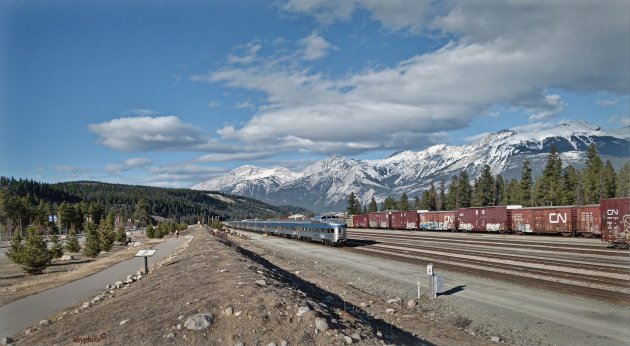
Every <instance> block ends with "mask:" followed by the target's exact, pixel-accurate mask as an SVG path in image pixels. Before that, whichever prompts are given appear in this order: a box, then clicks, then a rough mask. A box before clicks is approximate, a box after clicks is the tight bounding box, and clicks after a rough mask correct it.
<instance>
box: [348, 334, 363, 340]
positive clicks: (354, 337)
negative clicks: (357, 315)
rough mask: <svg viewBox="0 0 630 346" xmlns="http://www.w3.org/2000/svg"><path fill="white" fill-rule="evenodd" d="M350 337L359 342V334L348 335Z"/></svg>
mask: <svg viewBox="0 0 630 346" xmlns="http://www.w3.org/2000/svg"><path fill="white" fill-rule="evenodd" d="M350 337H352V338H353V339H354V340H357V341H361V335H359V333H354V334H352V335H350Z"/></svg>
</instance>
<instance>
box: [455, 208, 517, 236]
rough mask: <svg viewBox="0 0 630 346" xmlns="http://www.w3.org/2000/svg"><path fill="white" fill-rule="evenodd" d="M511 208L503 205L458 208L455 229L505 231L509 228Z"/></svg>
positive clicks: (510, 224)
mask: <svg viewBox="0 0 630 346" xmlns="http://www.w3.org/2000/svg"><path fill="white" fill-rule="evenodd" d="M511 215H512V213H511V210H508V208H507V207H505V206H499V207H474V208H460V209H458V210H457V225H456V226H457V229H458V230H460V231H465V232H501V233H503V232H507V231H509V230H510V229H511V226H512V220H511Z"/></svg>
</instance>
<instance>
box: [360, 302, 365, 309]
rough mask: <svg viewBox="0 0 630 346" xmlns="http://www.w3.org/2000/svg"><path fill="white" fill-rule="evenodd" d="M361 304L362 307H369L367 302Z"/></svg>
mask: <svg viewBox="0 0 630 346" xmlns="http://www.w3.org/2000/svg"><path fill="white" fill-rule="evenodd" d="M359 306H360V307H362V308H366V307H367V304H365V303H361V304H359Z"/></svg>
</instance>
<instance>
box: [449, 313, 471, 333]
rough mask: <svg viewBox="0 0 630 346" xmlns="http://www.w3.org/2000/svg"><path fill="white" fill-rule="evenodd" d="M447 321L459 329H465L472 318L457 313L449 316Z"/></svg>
mask: <svg viewBox="0 0 630 346" xmlns="http://www.w3.org/2000/svg"><path fill="white" fill-rule="evenodd" d="M448 323H449V324H451V325H453V326H455V327H457V328H459V329H465V328H466V327H468V326H469V325H470V324H471V323H472V320H471V319H470V318H468V317H464V316H462V315H460V314H457V315H453V316H451V317H450V318H449V319H448Z"/></svg>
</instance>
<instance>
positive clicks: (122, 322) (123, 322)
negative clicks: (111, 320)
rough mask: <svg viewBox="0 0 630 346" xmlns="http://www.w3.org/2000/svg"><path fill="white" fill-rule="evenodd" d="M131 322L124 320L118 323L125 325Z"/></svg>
mask: <svg viewBox="0 0 630 346" xmlns="http://www.w3.org/2000/svg"><path fill="white" fill-rule="evenodd" d="M127 322H129V320H122V321H120V323H118V325H119V326H122V325H124V324H125V323H127Z"/></svg>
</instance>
